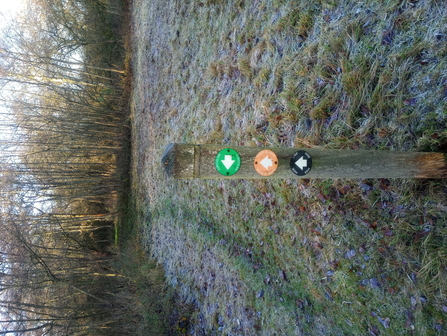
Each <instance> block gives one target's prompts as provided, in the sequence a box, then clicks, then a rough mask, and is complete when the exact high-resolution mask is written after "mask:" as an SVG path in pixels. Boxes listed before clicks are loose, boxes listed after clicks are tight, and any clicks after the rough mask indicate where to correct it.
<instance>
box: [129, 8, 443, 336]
mask: <svg viewBox="0 0 447 336" xmlns="http://www.w3.org/2000/svg"><path fill="white" fill-rule="evenodd" d="M132 13H133V14H132V15H133V30H134V36H133V38H134V39H133V48H134V58H133V67H134V70H135V71H134V74H135V75H134V85H135V86H134V90H133V93H132V123H133V127H134V130H135V132H134V134H133V143H134V144H135V146H134V148H133V166H132V170H133V178H134V179H133V182H132V191H133V192H134V194H135V195H136V198H137V207H138V208H139V209H141V211H142V215H141V216H140V220H139V221H140V228H141V230H142V231H141V232H142V235H143V238H144V239H145V240H146V245H147V248H148V251H149V252H150V254H151V255H152V256H153V257H154V258H156V260H157V261H158V262H159V263H161V264H163V266H164V270H165V275H166V279H167V281H168V283H170V284H171V285H172V286H173V287H175V288H176V289H177V290H178V291H179V293H180V296H181V298H182V300H183V301H184V302H188V303H192V304H194V305H195V306H196V311H195V312H194V313H193V314H192V316H191V319H190V324H189V331H190V332H193V333H195V334H197V335H200V334H203V335H210V334H248V335H274V334H278V335H292V334H308V335H328V334H339V335H343V334H367V333H368V332H369V333H371V334H376V335H377V334H379V332H381V333H386V334H393V335H398V334H406V335H407V334H415V335H421V334H442V333H444V332H445V329H446V326H445V319H446V311H447V308H446V307H447V301H446V280H445V275H446V274H445V273H446V266H447V265H446V261H445V257H446V255H447V248H446V241H445V237H446V230H447V223H446V219H445V211H446V209H447V199H446V192H447V190H446V187H445V183H444V181H443V180H439V181H436V180H425V181H416V180H402V179H401V180H387V179H381V180H317V179H315V180H305V179H303V180H279V181H263V180H259V181H258V180H235V181H217V180H213V181H203V180H202V181H196V180H192V181H177V180H171V179H167V178H166V176H165V175H164V173H163V170H162V167H161V165H160V158H161V155H162V153H163V151H164V149H165V147H166V146H167V145H168V144H169V143H172V142H180V143H182V142H185V143H199V144H200V143H219V144H228V145H229V146H231V145H246V146H284V147H288V146H295V147H324V148H347V149H354V150H355V149H377V150H391V151H393V150H394V151H402V150H404V151H415V150H421V151H443V150H444V149H445V145H446V137H447V132H446V123H445V121H446V112H445V111H446V104H447V101H446V85H447V73H446V70H445V69H446V63H445V56H446V52H447V49H446V47H445V46H446V44H445V40H446V39H447V36H446V33H447V32H446V31H445V24H446V20H445V14H446V8H445V6H444V5H443V4H441V2H439V1H422V0H421V1H397V0H395V1H392V0H390V1H385V2H384V1H366V2H362V3H352V2H350V1H332V2H331V1H317V2H315V1H304V0H302V1H279V0H276V1H259V2H246V1H228V2H227V1H226V2H222V1H192V2H189V3H183V2H176V1H169V2H158V1H143V0H137V1H136V2H135V3H134V8H133V10H132Z"/></svg>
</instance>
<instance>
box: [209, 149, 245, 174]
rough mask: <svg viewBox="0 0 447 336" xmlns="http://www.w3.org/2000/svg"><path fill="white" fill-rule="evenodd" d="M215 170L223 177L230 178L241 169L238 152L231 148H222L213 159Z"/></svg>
mask: <svg viewBox="0 0 447 336" xmlns="http://www.w3.org/2000/svg"><path fill="white" fill-rule="evenodd" d="M214 166H215V167H216V170H217V171H218V172H219V173H220V174H222V175H224V176H231V175H234V174H236V173H237V172H238V170H239V168H241V157H240V155H239V153H238V152H236V151H235V150H234V149H231V148H224V149H222V150H221V151H220V152H219V153H217V155H216V158H215V159H214Z"/></svg>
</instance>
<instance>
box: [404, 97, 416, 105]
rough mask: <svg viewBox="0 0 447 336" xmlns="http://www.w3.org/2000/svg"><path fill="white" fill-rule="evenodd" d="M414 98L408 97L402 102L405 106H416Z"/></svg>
mask: <svg viewBox="0 0 447 336" xmlns="http://www.w3.org/2000/svg"><path fill="white" fill-rule="evenodd" d="M416 102H417V100H416V98H410V99H406V100H404V101H403V104H404V105H406V106H416Z"/></svg>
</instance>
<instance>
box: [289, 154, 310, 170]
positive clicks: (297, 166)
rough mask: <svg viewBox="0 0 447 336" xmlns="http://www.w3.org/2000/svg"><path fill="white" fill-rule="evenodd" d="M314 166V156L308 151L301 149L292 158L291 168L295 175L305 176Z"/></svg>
mask: <svg viewBox="0 0 447 336" xmlns="http://www.w3.org/2000/svg"><path fill="white" fill-rule="evenodd" d="M311 168H312V158H311V156H310V154H309V153H308V152H306V151H303V150H299V151H297V152H295V154H293V155H292V157H291V158H290V169H291V170H292V172H293V173H294V174H295V175H298V176H304V175H307V174H308V173H309V172H310V169H311Z"/></svg>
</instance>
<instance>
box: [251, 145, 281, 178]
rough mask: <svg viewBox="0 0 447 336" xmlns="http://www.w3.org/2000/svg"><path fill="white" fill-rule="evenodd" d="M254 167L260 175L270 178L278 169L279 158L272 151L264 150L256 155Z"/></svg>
mask: <svg viewBox="0 0 447 336" xmlns="http://www.w3.org/2000/svg"><path fill="white" fill-rule="evenodd" d="M254 166H255V170H256V172H257V173H258V174H259V175H262V176H270V175H272V174H273V173H274V172H275V171H276V168H278V157H277V156H276V154H275V153H274V152H272V151H271V150H268V149H264V150H262V151H260V152H259V153H258V154H257V155H256V157H255V160H254Z"/></svg>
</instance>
